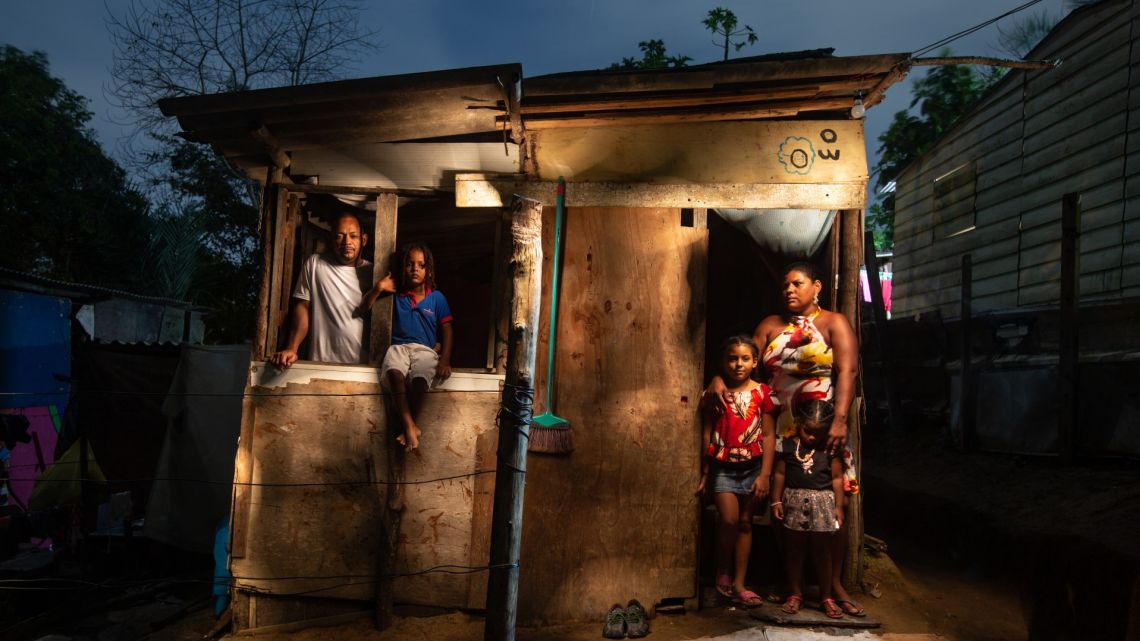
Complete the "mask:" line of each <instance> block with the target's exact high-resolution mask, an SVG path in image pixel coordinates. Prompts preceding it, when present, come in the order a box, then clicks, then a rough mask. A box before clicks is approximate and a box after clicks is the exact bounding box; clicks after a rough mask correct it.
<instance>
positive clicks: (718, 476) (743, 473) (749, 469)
mask: <svg viewBox="0 0 1140 641" xmlns="http://www.w3.org/2000/svg"><path fill="white" fill-rule="evenodd" d="M709 476H710V477H711V478H712V491H713V492H716V493H719V492H728V493H730V494H751V493H752V484H753V483H755V482H756V479H757V478H759V476H760V461H756V462H755V464H753V465H741V466H736V465H733V466H731V467H730V466H727V465H719V464H717V463H713V464H712V468H711V469H710V474H709Z"/></svg>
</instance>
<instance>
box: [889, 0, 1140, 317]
mask: <svg viewBox="0 0 1140 641" xmlns="http://www.w3.org/2000/svg"><path fill="white" fill-rule="evenodd" d="M1102 5H1103V6H1100V5H1098V7H1097V8H1096V9H1094V10H1087V11H1085V12H1083V13H1082V14H1080V15H1076V16H1073V17H1072V19H1071V20H1066V21H1064V22H1062V23H1061V24H1060V25H1059V26H1058V28H1057V29H1055V30H1054V32H1053V33H1051V34H1050V35H1049V36H1047V37H1046V38H1045V40H1044V41H1043V42H1042V44H1041V45H1039V46H1038V47H1037V49H1036V50H1035V51H1034V54H1033V55H1034V56H1036V57H1040V58H1050V59H1051V58H1060V59H1062V60H1063V64H1061V65H1060V66H1059V67H1057V68H1055V69H1051V70H1029V71H1021V70H1015V71H1011V72H1010V73H1009V74H1008V75H1007V77H1006V78H1004V79H1003V80H1001V81H999V83H998V84H997V85H996V86H995V87H994V88H993V89H992V90H991V92H990V93H989V94H988V95H986V96H984V97H983V98H982V100H981V101H980V102H979V104H978V105H977V106H976V107H975V108H974V109H973V110H972V111H971V112H970V113H969V114H967V115H966V116H965V117H964V118H963V119H962V120H961V121H960V122H959V123H958V124H956V125H955V126H954V127H953V128H952V129H951V130H950V132H949V133H948V134H947V135H946V136H945V137H944V138H943V139H942V140H941V141H939V142H938V143H937V144H936V146H935V147H934V148H933V149H932V150H931V151H929V152H927V153H926V154H925V155H923V156H922V157H921V158H919V159H918V160H916V161H915V162H914V163H913V164H912V165H911V166H910V167H908V168H907V169H906V170H905V171H904V172H903V173H902V175H901V176H900V177H899V179H898V185H897V191H896V195H895V197H896V200H895V205H896V218H895V257H894V269H895V278H894V295H893V301H892V306H893V312H894V313H895V314H898V315H915V314H920V313H926V312H934V311H936V310H937V311H939V312H940V313H941V315H942V316H943V317H944V318H956V317H957V315H958V308H959V306H958V296H959V289H960V285H961V283H960V279H961V272H960V270H959V264H960V260H961V255H962V254H963V253H967V252H968V253H970V254H971V255H972V258H973V263H974V266H975V267H974V271H973V283H972V286H973V296H974V297H975V298H974V305H973V307H974V312H975V313H977V312H983V311H991V310H998V309H1009V308H1014V307H1018V306H1027V305H1041V304H1055V303H1056V302H1057V301H1058V300H1059V296H1060V284H1059V283H1060V274H1061V264H1060V239H1061V227H1060V215H1061V198H1062V196H1063V195H1065V194H1067V193H1078V194H1080V195H1081V212H1080V219H1079V225H1080V240H1079V245H1078V251H1079V270H1080V271H1079V276H1080V292H1081V296H1082V300H1105V299H1118V298H1120V297H1124V296H1134V295H1137V294H1138V293H1140V88H1138V87H1136V84H1137V83H1138V82H1140V47H1136V46H1134V40H1135V39H1136V38H1137V37H1140V22H1138V21H1140V8H1138V6H1137V5H1138V3H1136V2H1122V1H1117V2H1105V3H1102ZM971 163H973V165H972V166H973V168H974V181H973V184H972V185H966V184H963V183H962V182H961V181H959V183H958V184H955V185H953V186H952V189H944V190H943V192H942V193H938V194H937V195H936V193H935V191H936V189H937V188H936V186H935V181H936V180H938V179H939V178H943V177H945V176H946V175H947V174H948V173H949V172H951V171H953V170H955V169H956V168H959V167H963V166H967V165H970V164H971ZM971 222H972V225H973V228H972V229H970V224H971ZM963 229H969V231H964V232H963V231H961V230H963ZM956 232H957V233H956Z"/></svg>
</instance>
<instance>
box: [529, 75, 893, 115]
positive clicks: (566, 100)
mask: <svg viewBox="0 0 1140 641" xmlns="http://www.w3.org/2000/svg"><path fill="white" fill-rule="evenodd" d="M860 89H863V90H864V91H870V89H871V85H870V83H869V82H867V81H866V80H863V79H860V78H857V77H856V78H844V79H842V80H833V81H824V82H812V83H806V84H805V83H795V84H787V85H776V86H772V87H751V86H750V87H748V88H747V89H740V88H737V89H732V90H720V91H714V92H710V91H695V90H689V91H687V92H684V93H682V92H670V93H658V94H652V93H649V92H637V93H624V94H611V95H604V94H603V95H599V96H589V95H588V96H583V95H578V94H575V95H571V96H549V97H536V98H528V99H527V102H526V104H524V105H523V106H522V113H523V115H532V114H551V113H566V112H576V111H578V112H581V111H599V110H619V109H655V108H663V107H698V106H702V105H724V104H733V103H749V102H762V101H771V100H776V99H781V98H809V99H810V98H816V97H819V96H820V94H824V93H827V92H837V91H847V92H849V93H850V96H854V95H855V92H856V91H859V90H860ZM850 96H849V97H850Z"/></svg>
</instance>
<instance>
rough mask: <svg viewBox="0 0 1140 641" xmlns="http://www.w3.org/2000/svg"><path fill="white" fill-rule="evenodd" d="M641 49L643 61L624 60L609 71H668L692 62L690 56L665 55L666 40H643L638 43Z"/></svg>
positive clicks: (612, 66)
mask: <svg viewBox="0 0 1140 641" xmlns="http://www.w3.org/2000/svg"><path fill="white" fill-rule="evenodd" d="M637 46H638V48H639V49H641V60H637V59H636V58H622V59H621V62H615V63H613V64H612V65H610V66H609V67H608V68H609V69H666V68H676V67H684V66H687V65H688V64H689V61H690V60H692V58H690V57H689V56H670V55H668V54H666V53H665V41H664V40H642V41H641V42H639V43H637Z"/></svg>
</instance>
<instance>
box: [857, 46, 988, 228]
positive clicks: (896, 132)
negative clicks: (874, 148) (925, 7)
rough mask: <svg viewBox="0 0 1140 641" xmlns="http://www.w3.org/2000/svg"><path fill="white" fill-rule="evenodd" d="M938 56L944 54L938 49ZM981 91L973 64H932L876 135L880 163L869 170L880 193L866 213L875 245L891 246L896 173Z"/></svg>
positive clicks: (974, 100) (963, 110) (942, 132)
mask: <svg viewBox="0 0 1140 641" xmlns="http://www.w3.org/2000/svg"><path fill="white" fill-rule="evenodd" d="M939 55H940V56H949V55H950V52H949V51H942V52H940V53H939ZM984 89H985V85H984V82H983V80H982V77H981V76H980V75H979V74H978V73H977V72H975V71H974V69H973V67H969V66H963V65H945V66H938V67H933V68H932V69H931V70H930V72H929V73H927V74H926V76H925V77H923V78H921V79H919V80H916V81H915V83H914V87H913V88H912V90H911V94H912V96H913V98H912V99H911V102H910V109H912V110H913V109H914V108H916V107H917V108H918V114H917V115H915V114H912V113H910V111H899V112H897V113H895V115H894V119H893V120H892V121H891V125H890V127H888V128H887V130H886V131H885V132H883V134H882V135H881V136H879V142H880V143H881V144H880V145H879V163H878V164H877V165H876V166H875V170H874V172H873V173H875V174H876V175H877V179H876V182H875V186H876V188H878V189H879V190H880V191H879V196H878V197H877V202H875V203H874V204H873V205H872V206H871V208H870V211H869V214H868V221H869V222H870V224H871V225H870V226H871V228H872V229H873V230H874V232H875V246H876V247H878V248H879V249H887V248H890V247H892V246H893V245H894V214H895V196H894V191H893V190H891V189H887V190H885V191H884V190H883V188H888V187H889V186H890V185H891V183H892V182H893V181H894V180H895V179H896V178H898V175H899V173H901V172H902V170H903V169H905V168H906V167H907V165H909V164H910V163H911V162H913V161H914V160H915V159H916V158H918V157H919V156H920V155H922V153H923V152H925V151H926V150H927V149H929V148H930V146H931V145H932V144H934V142H935V141H936V140H938V139H939V138H940V137H941V136H942V134H944V133H945V132H946V131H947V130H948V129H950V127H951V126H953V124H954V123H955V122H956V121H957V120H958V118H960V117H961V116H962V115H963V114H965V113H966V112H967V111H968V110H969V109H970V107H971V106H973V104H974V103H975V102H976V101H977V99H978V98H979V97H980V96H981V94H982V91H983V90H984Z"/></svg>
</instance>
